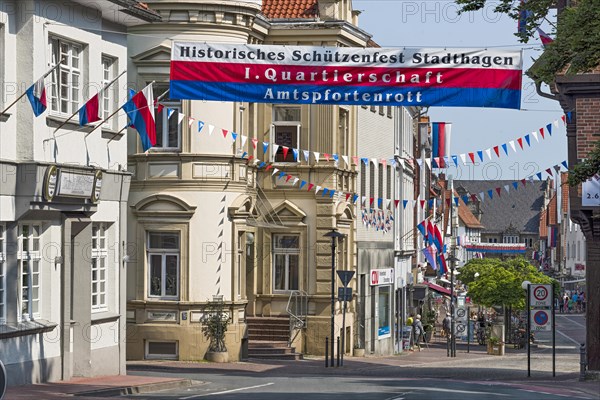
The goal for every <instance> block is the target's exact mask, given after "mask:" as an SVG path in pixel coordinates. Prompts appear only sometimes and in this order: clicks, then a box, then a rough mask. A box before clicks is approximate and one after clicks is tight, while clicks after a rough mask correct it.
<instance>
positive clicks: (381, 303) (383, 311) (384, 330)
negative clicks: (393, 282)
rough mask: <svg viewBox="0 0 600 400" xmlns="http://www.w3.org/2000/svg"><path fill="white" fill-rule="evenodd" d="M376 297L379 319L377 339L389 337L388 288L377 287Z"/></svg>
mask: <svg viewBox="0 0 600 400" xmlns="http://www.w3.org/2000/svg"><path fill="white" fill-rule="evenodd" d="M378 289H379V295H378V303H377V304H378V305H377V306H378V311H379V319H378V320H377V336H378V337H379V338H382V337H387V336H389V335H391V330H390V287H389V286H379V288H378Z"/></svg>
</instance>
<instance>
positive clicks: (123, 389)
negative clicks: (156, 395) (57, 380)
mask: <svg viewBox="0 0 600 400" xmlns="http://www.w3.org/2000/svg"><path fill="white" fill-rule="evenodd" d="M201 383H203V382H202V381H194V380H191V379H177V380H172V381H167V382H156V383H145V384H142V385H136V386H120V387H114V388H106V389H97V390H87V391H83V392H75V393H72V396H77V397H93V396H96V397H113V396H124V395H132V394H144V393H153V392H160V391H163V390H172V389H180V388H186V387H190V386H193V385H197V384H201Z"/></svg>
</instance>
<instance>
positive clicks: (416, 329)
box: [412, 314, 424, 351]
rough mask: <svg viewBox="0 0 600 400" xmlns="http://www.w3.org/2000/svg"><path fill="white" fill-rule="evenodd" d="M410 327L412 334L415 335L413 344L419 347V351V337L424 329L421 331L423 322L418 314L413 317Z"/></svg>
mask: <svg viewBox="0 0 600 400" xmlns="http://www.w3.org/2000/svg"><path fill="white" fill-rule="evenodd" d="M412 327H413V334H414V337H415V345H416V346H417V347H418V348H419V351H421V338H422V336H423V333H424V331H423V323H422V322H421V315H420V314H417V316H416V317H415V320H414V321H413V324H412Z"/></svg>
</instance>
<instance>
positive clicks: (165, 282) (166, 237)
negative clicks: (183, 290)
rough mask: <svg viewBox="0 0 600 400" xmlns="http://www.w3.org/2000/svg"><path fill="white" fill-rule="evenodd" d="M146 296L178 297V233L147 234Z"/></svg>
mask: <svg viewBox="0 0 600 400" xmlns="http://www.w3.org/2000/svg"><path fill="white" fill-rule="evenodd" d="M148 274H149V276H148V296H149V297H160V298H163V299H168V300H176V299H177V298H178V296H179V233H178V232H149V233H148Z"/></svg>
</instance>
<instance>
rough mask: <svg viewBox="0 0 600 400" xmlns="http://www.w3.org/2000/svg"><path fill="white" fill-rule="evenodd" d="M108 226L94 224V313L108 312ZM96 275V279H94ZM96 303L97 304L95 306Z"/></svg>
mask: <svg viewBox="0 0 600 400" xmlns="http://www.w3.org/2000/svg"><path fill="white" fill-rule="evenodd" d="M106 231H107V224H105V223H98V222H95V223H93V224H92V260H91V261H92V262H91V264H90V280H91V296H92V299H91V304H92V312H103V311H108V302H107V298H108V291H107V282H108V279H107V278H108V268H107V266H108V245H107V244H108V240H107V236H106ZM94 273H95V275H96V277H95V278H96V279H94ZM94 303H95V304H94Z"/></svg>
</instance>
